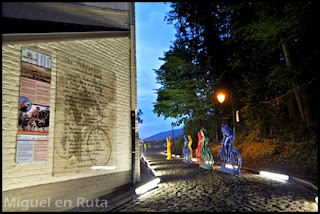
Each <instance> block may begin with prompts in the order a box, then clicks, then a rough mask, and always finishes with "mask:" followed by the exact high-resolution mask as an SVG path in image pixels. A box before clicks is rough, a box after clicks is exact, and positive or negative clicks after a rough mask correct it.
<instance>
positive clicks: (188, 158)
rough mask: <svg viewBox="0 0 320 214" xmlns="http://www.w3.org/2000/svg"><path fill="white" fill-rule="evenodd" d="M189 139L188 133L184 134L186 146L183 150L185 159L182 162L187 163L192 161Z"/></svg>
mask: <svg viewBox="0 0 320 214" xmlns="http://www.w3.org/2000/svg"><path fill="white" fill-rule="evenodd" d="M188 145H189V139H188V135H186V134H185V135H184V147H183V150H182V155H183V160H182V162H185V163H192V162H191V152H190V149H189V146H188Z"/></svg>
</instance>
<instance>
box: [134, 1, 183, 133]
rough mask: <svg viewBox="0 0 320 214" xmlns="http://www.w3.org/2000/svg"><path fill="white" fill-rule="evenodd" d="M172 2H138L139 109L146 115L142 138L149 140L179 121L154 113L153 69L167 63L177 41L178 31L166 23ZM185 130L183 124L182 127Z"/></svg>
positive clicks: (136, 4) (155, 85) (154, 85)
mask: <svg viewBox="0 0 320 214" xmlns="http://www.w3.org/2000/svg"><path fill="white" fill-rule="evenodd" d="M170 5H171V3H166V4H165V3H163V2H136V3H135V7H136V51H137V87H138V88H137V93H138V109H141V110H142V112H143V115H142V119H143V123H142V124H139V126H138V132H139V138H140V139H145V138H147V137H150V136H152V135H154V134H157V133H159V132H163V131H168V130H171V129H172V127H171V123H172V122H175V121H176V120H175V119H171V118H168V119H167V120H164V118H163V117H162V116H161V117H157V116H156V115H155V114H154V113H153V112H152V110H153V104H152V103H153V102H155V101H156V99H157V94H156V91H155V90H154V89H158V88H159V87H160V85H159V84H157V83H156V79H155V78H156V74H155V72H154V71H153V69H159V68H160V66H161V65H162V64H163V61H161V60H159V57H163V56H164V52H166V51H168V50H169V47H170V45H171V44H172V42H173V41H174V40H175V36H174V35H175V33H176V30H175V28H174V26H173V25H168V24H167V21H165V20H164V17H165V15H166V13H167V12H168V11H169V10H170ZM174 128H175V129H177V128H182V125H181V126H179V127H174Z"/></svg>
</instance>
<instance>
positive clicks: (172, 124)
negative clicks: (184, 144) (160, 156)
mask: <svg viewBox="0 0 320 214" xmlns="http://www.w3.org/2000/svg"><path fill="white" fill-rule="evenodd" d="M171 126H172V143H174V135H173V127H174V123H173V122H172V123H171Z"/></svg>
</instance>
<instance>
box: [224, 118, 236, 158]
mask: <svg viewBox="0 0 320 214" xmlns="http://www.w3.org/2000/svg"><path fill="white" fill-rule="evenodd" d="M221 132H222V133H223V138H222V146H224V147H226V149H227V154H228V157H230V149H231V148H232V143H233V141H234V138H235V136H234V133H233V131H232V129H231V128H230V127H229V126H227V125H225V124H222V125H221Z"/></svg>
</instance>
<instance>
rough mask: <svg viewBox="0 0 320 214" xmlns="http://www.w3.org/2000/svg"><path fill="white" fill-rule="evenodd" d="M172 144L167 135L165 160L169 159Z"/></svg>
mask: <svg viewBox="0 0 320 214" xmlns="http://www.w3.org/2000/svg"><path fill="white" fill-rule="evenodd" d="M172 146H173V143H172V142H171V139H170V137H167V160H171V159H172V158H171V147H172Z"/></svg>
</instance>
